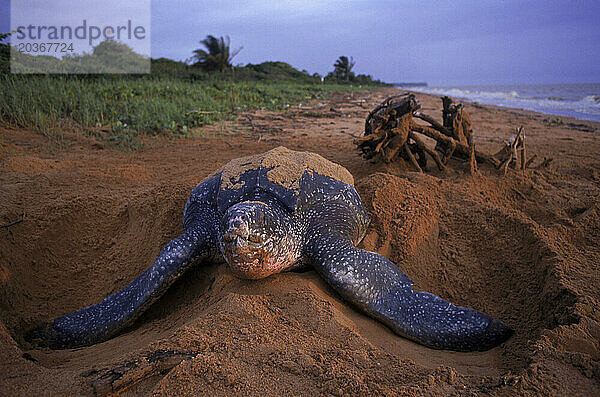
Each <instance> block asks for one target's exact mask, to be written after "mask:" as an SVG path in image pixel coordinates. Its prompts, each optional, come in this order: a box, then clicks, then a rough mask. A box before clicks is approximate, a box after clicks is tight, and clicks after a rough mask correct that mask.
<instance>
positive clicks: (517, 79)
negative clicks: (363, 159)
mask: <svg viewBox="0 0 600 397" xmlns="http://www.w3.org/2000/svg"><path fill="white" fill-rule="evenodd" d="M13 1H14V0H13ZM22 1H26V0H22ZM137 1H140V2H142V0H137ZM0 4H2V7H1V8H0V13H1V14H2V16H1V17H0V18H2V19H1V20H0V28H1V29H0V31H6V30H8V27H9V21H8V17H7V16H6V14H7V12H4V10H7V8H8V4H9V3H8V0H0ZM94 4H99V3H98V2H97V1H94ZM151 34H152V57H154V58H158V57H167V58H172V59H176V60H185V59H187V58H189V57H190V56H191V55H192V51H193V50H194V49H195V48H198V47H199V46H200V45H199V41H200V40H201V39H203V38H204V37H205V36H206V35H208V34H212V35H215V36H221V35H223V36H224V35H228V36H230V38H231V45H232V47H233V48H234V49H235V48H238V47H241V46H243V47H244V48H243V50H242V51H241V52H240V53H239V54H238V56H237V57H236V58H235V59H234V63H235V64H246V63H260V62H263V61H267V60H272V61H284V62H288V63H290V64H291V65H293V66H295V67H297V68H299V69H306V70H308V71H309V72H310V73H314V72H318V73H321V74H325V73H327V72H328V71H330V70H331V69H332V65H333V63H334V62H335V60H336V59H337V58H338V57H339V56H340V55H347V56H353V57H354V59H355V61H356V66H355V69H354V71H355V72H356V73H365V74H371V75H372V76H373V77H375V78H378V79H382V80H384V81H387V82H413V81H426V82H428V83H429V84H430V85H468V84H512V83H515V84H524V83H585V82H600V1H598V0H595V1H577V0H572V1H551V0H536V1H526V0H519V1H517V0H515V1H486V0H479V1H462V0H452V1H446V0H444V1H389V0H364V1H362V0H361V1H358V0H355V1H352V0H347V1H324V0H321V1H317V0H315V1H313V0H303V1H244V2H242V1H240V2H233V1H216V0H215V1H191V0H183V1H174V0H161V1H158V0H156V1H152V31H151Z"/></svg>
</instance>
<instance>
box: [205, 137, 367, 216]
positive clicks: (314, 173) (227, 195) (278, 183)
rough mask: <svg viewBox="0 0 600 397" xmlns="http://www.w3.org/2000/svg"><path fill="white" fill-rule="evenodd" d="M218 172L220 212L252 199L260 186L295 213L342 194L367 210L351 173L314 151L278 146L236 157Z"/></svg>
mask: <svg viewBox="0 0 600 397" xmlns="http://www.w3.org/2000/svg"><path fill="white" fill-rule="evenodd" d="M217 175H219V177H220V185H219V188H218V191H217V197H216V200H217V207H218V210H219V212H221V213H223V212H225V211H227V209H228V208H229V207H230V206H232V205H233V204H236V203H238V202H241V201H244V200H249V199H252V198H253V196H255V193H256V191H257V190H262V191H267V192H269V193H271V194H273V195H275V196H276V197H277V198H278V199H279V200H281V202H282V203H283V204H284V205H285V206H287V207H288V208H289V209H290V210H291V211H292V212H294V213H298V212H301V211H303V210H305V209H306V208H309V207H310V206H312V205H314V204H316V203H319V202H324V201H331V200H335V199H339V198H342V199H344V201H346V202H348V204H351V205H352V206H356V208H357V209H361V210H362V211H364V209H362V204H361V202H360V197H359V196H358V194H357V193H356V190H354V187H353V184H354V178H353V177H352V174H350V172H348V170H347V169H345V168H344V167H342V166H341V165H339V164H335V163H333V162H331V161H329V160H327V159H325V158H323V157H321V156H319V155H318V154H315V153H310V152H296V151H293V150H290V149H287V148H285V147H283V146H279V147H277V148H275V149H272V150H269V151H268V152H266V153H261V154H257V155H254V156H249V157H242V158H238V159H234V160H232V161H230V162H229V163H227V164H226V165H225V166H223V168H221V169H220V170H219V171H218V172H217Z"/></svg>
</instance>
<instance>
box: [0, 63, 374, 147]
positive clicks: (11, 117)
mask: <svg viewBox="0 0 600 397" xmlns="http://www.w3.org/2000/svg"><path fill="white" fill-rule="evenodd" d="M372 88H374V86H373V87H372ZM362 89H363V90H364V89H367V88H366V87H363V88H362ZM351 91H354V92H356V91H358V89H357V88H356V87H354V88H353V87H352V86H349V85H341V84H340V85H338V84H320V83H316V84H315V83H306V82H290V81H236V82H234V81H232V80H227V79H212V80H210V79H209V80H203V81H198V80H193V79H183V78H179V77H174V76H167V75H145V76H111V75H100V76H77V75H70V76H60V75H10V74H0V119H1V120H2V121H3V122H5V123H8V124H11V125H14V126H17V127H22V128H31V129H35V130H37V131H39V132H40V133H42V134H44V135H47V136H49V138H50V137H51V136H53V135H54V134H56V133H57V131H60V130H61V129H60V128H57V127H56V126H60V125H61V122H62V121H63V120H69V121H74V122H76V123H77V124H78V125H79V126H81V127H83V129H84V130H85V131H87V132H88V133H90V134H93V131H94V130H97V128H96V127H106V126H108V127H109V131H110V132H109V136H106V137H104V139H105V140H106V141H107V143H109V144H111V145H113V146H114V147H116V148H117V149H120V150H135V149H136V148H138V147H139V145H140V143H139V140H138V137H139V135H140V134H149V135H159V134H180V135H183V136H187V135H190V134H191V131H192V130H193V129H197V128H198V127H202V126H204V125H206V124H211V123H213V122H215V121H221V120H227V119H231V118H232V117H234V116H235V115H236V114H237V113H240V112H243V111H248V110H252V109H259V108H266V109H284V108H285V107H286V106H289V105H291V104H296V103H299V102H303V101H306V100H308V99H310V98H313V96H314V95H315V94H316V95H318V96H319V97H321V98H322V97H327V96H328V95H330V94H333V93H343V92H351Z"/></svg>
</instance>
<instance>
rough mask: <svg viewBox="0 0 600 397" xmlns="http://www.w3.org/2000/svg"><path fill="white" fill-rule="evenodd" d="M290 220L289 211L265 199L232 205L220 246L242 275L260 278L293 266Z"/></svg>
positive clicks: (231, 265)
mask: <svg viewBox="0 0 600 397" xmlns="http://www.w3.org/2000/svg"><path fill="white" fill-rule="evenodd" d="M289 229H290V222H288V221H286V214H285V213H282V211H281V210H280V209H279V208H274V207H272V206H270V205H269V204H267V203H264V202H261V201H243V202H241V203H237V204H235V205H233V206H231V207H230V208H229V209H228V210H227V212H226V213H225V215H224V216H223V219H222V221H221V231H222V233H221V235H220V238H219V247H220V249H221V252H222V254H223V256H224V257H225V260H226V261H227V264H228V265H229V268H230V269H231V271H232V272H233V273H234V274H235V275H236V276H238V277H241V278H250V279H259V278H264V277H267V276H269V275H271V274H273V273H277V272H279V271H281V270H283V269H284V268H285V267H287V266H288V265H289V261H290V258H289V257H290V254H291V252H293V251H294V250H293V249H290V248H291V247H290V244H292V243H293V241H291V240H292V239H291V238H290V230H289Z"/></svg>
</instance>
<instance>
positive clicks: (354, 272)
mask: <svg viewBox="0 0 600 397" xmlns="http://www.w3.org/2000/svg"><path fill="white" fill-rule="evenodd" d="M368 223H369V217H368V215H367V213H366V211H365V209H364V207H363V205H362V203H361V200H360V197H359V195H358V193H357V192H356V190H355V189H354V187H353V178H352V175H351V174H350V173H349V172H348V171H347V170H346V169H345V168H343V167H342V166H340V165H337V164H334V163H332V162H330V161H328V160H326V159H324V158H323V157H321V156H319V155H316V154H313V153H307V152H295V151H291V150H289V149H286V148H284V147H278V148H276V149H273V150H271V151H268V152H266V153H263V154H259V155H255V156H251V157H244V158H240V159H236V160H233V161H231V162H229V163H228V164H227V165H225V166H224V167H223V168H222V169H220V170H219V171H218V172H217V173H215V174H213V175H212V176H210V177H208V178H207V179H205V180H204V181H203V182H202V183H200V184H199V185H198V186H197V187H196V188H194V189H193V190H192V192H191V195H190V197H189V199H188V201H187V204H186V206H185V209H184V212H183V228H184V232H183V234H182V235H180V236H179V237H177V238H175V239H173V240H172V241H171V242H169V243H168V244H167V245H166V246H165V247H164V248H163V249H162V250H161V251H160V254H159V255H158V258H157V259H156V261H155V262H154V264H153V265H152V266H151V267H150V268H148V269H147V270H146V271H144V272H143V273H142V274H141V275H140V276H139V277H138V278H137V279H135V280H134V281H133V282H132V283H131V284H129V285H128V286H126V287H125V288H123V289H122V290H121V291H119V292H117V293H115V294H113V295H111V296H109V297H107V298H105V299H104V300H103V301H102V302H100V303H97V304H95V305H91V306H88V307H86V308H83V309H80V310H77V311H75V312H73V313H71V314H67V315H64V316H62V317H58V318H55V319H54V320H52V321H51V322H50V323H47V324H44V325H42V326H39V327H37V328H35V329H33V330H31V331H30V332H29V333H28V334H27V335H26V339H27V340H30V341H35V342H37V343H38V344H40V345H42V346H49V347H52V348H73V347H78V346H85V345H91V344H94V343H98V342H102V341H104V340H106V339H108V338H110V337H111V336H114V335H115V334H116V333H118V332H119V331H121V330H122V329H123V328H124V327H126V326H127V325H129V324H131V323H132V322H133V321H134V320H135V319H136V318H137V317H138V316H139V315H140V314H141V313H142V312H143V311H144V310H145V309H146V308H147V307H148V306H149V305H150V304H151V303H152V302H154V301H155V300H156V299H158V298H159V297H160V296H161V295H162V294H163V293H164V292H165V290H166V289H167V288H168V287H169V285H171V284H172V283H173V281H174V280H175V279H177V278H178V277H179V276H181V275H182V274H183V273H184V272H185V271H186V270H187V269H188V268H190V267H191V266H192V265H193V264H194V263H195V262H196V261H197V260H198V259H201V258H204V259H215V258H221V259H223V258H224V259H225V262H226V263H227V265H228V267H229V268H230V269H231V271H232V272H233V273H234V274H235V275H236V276H238V277H243V278H249V279H260V278H263V277H267V276H269V275H271V274H274V273H277V272H281V271H290V270H295V269H299V268H301V267H306V266H312V267H313V268H314V269H315V270H316V271H317V272H318V273H319V274H320V275H321V276H322V277H323V278H324V279H325V280H326V281H327V282H328V283H329V285H331V286H332V287H333V288H334V289H335V290H336V291H337V292H338V293H339V294H340V295H341V296H342V298H343V299H345V300H346V301H348V302H350V303H351V304H353V305H354V306H356V307H357V308H359V309H361V310H363V311H364V312H366V313H367V314H368V315H370V316H372V317H374V318H376V319H378V320H380V321H381V322H383V323H384V324H386V325H387V326H389V327H390V328H391V329H392V330H393V331H395V332H396V333H397V334H399V335H401V336H404V337H407V338H410V339H412V340H414V341H416V342H418V343H421V344H423V345H426V346H429V347H432V348H437V349H450V350H458V351H473V350H480V351H483V350H487V349H490V348H492V347H494V346H496V345H498V344H500V343H502V342H503V341H505V340H506V339H507V338H508V337H510V335H511V334H512V330H511V329H510V328H508V327H507V326H506V325H504V324H503V323H502V322H500V321H498V320H495V319H493V318H492V317H490V316H488V315H487V314H484V313H481V312H479V311H477V310H474V309H470V308H466V307H460V306H456V305H454V304H452V303H450V302H447V301H445V300H443V299H441V298H439V297H437V296H435V295H432V294H430V293H427V292H419V291H415V290H413V288H412V285H413V282H412V281H411V280H410V279H409V278H408V277H407V276H406V274H404V273H403V272H402V271H401V270H400V269H399V268H398V267H397V266H396V265H395V264H394V263H392V262H391V261H389V260H388V259H386V258H385V257H383V256H382V255H379V254H377V253H374V252H369V251H365V250H362V249H359V248H357V247H356V245H357V244H358V243H359V242H360V241H361V239H362V237H363V236H364V234H365V232H366V229H367V225H368Z"/></svg>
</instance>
